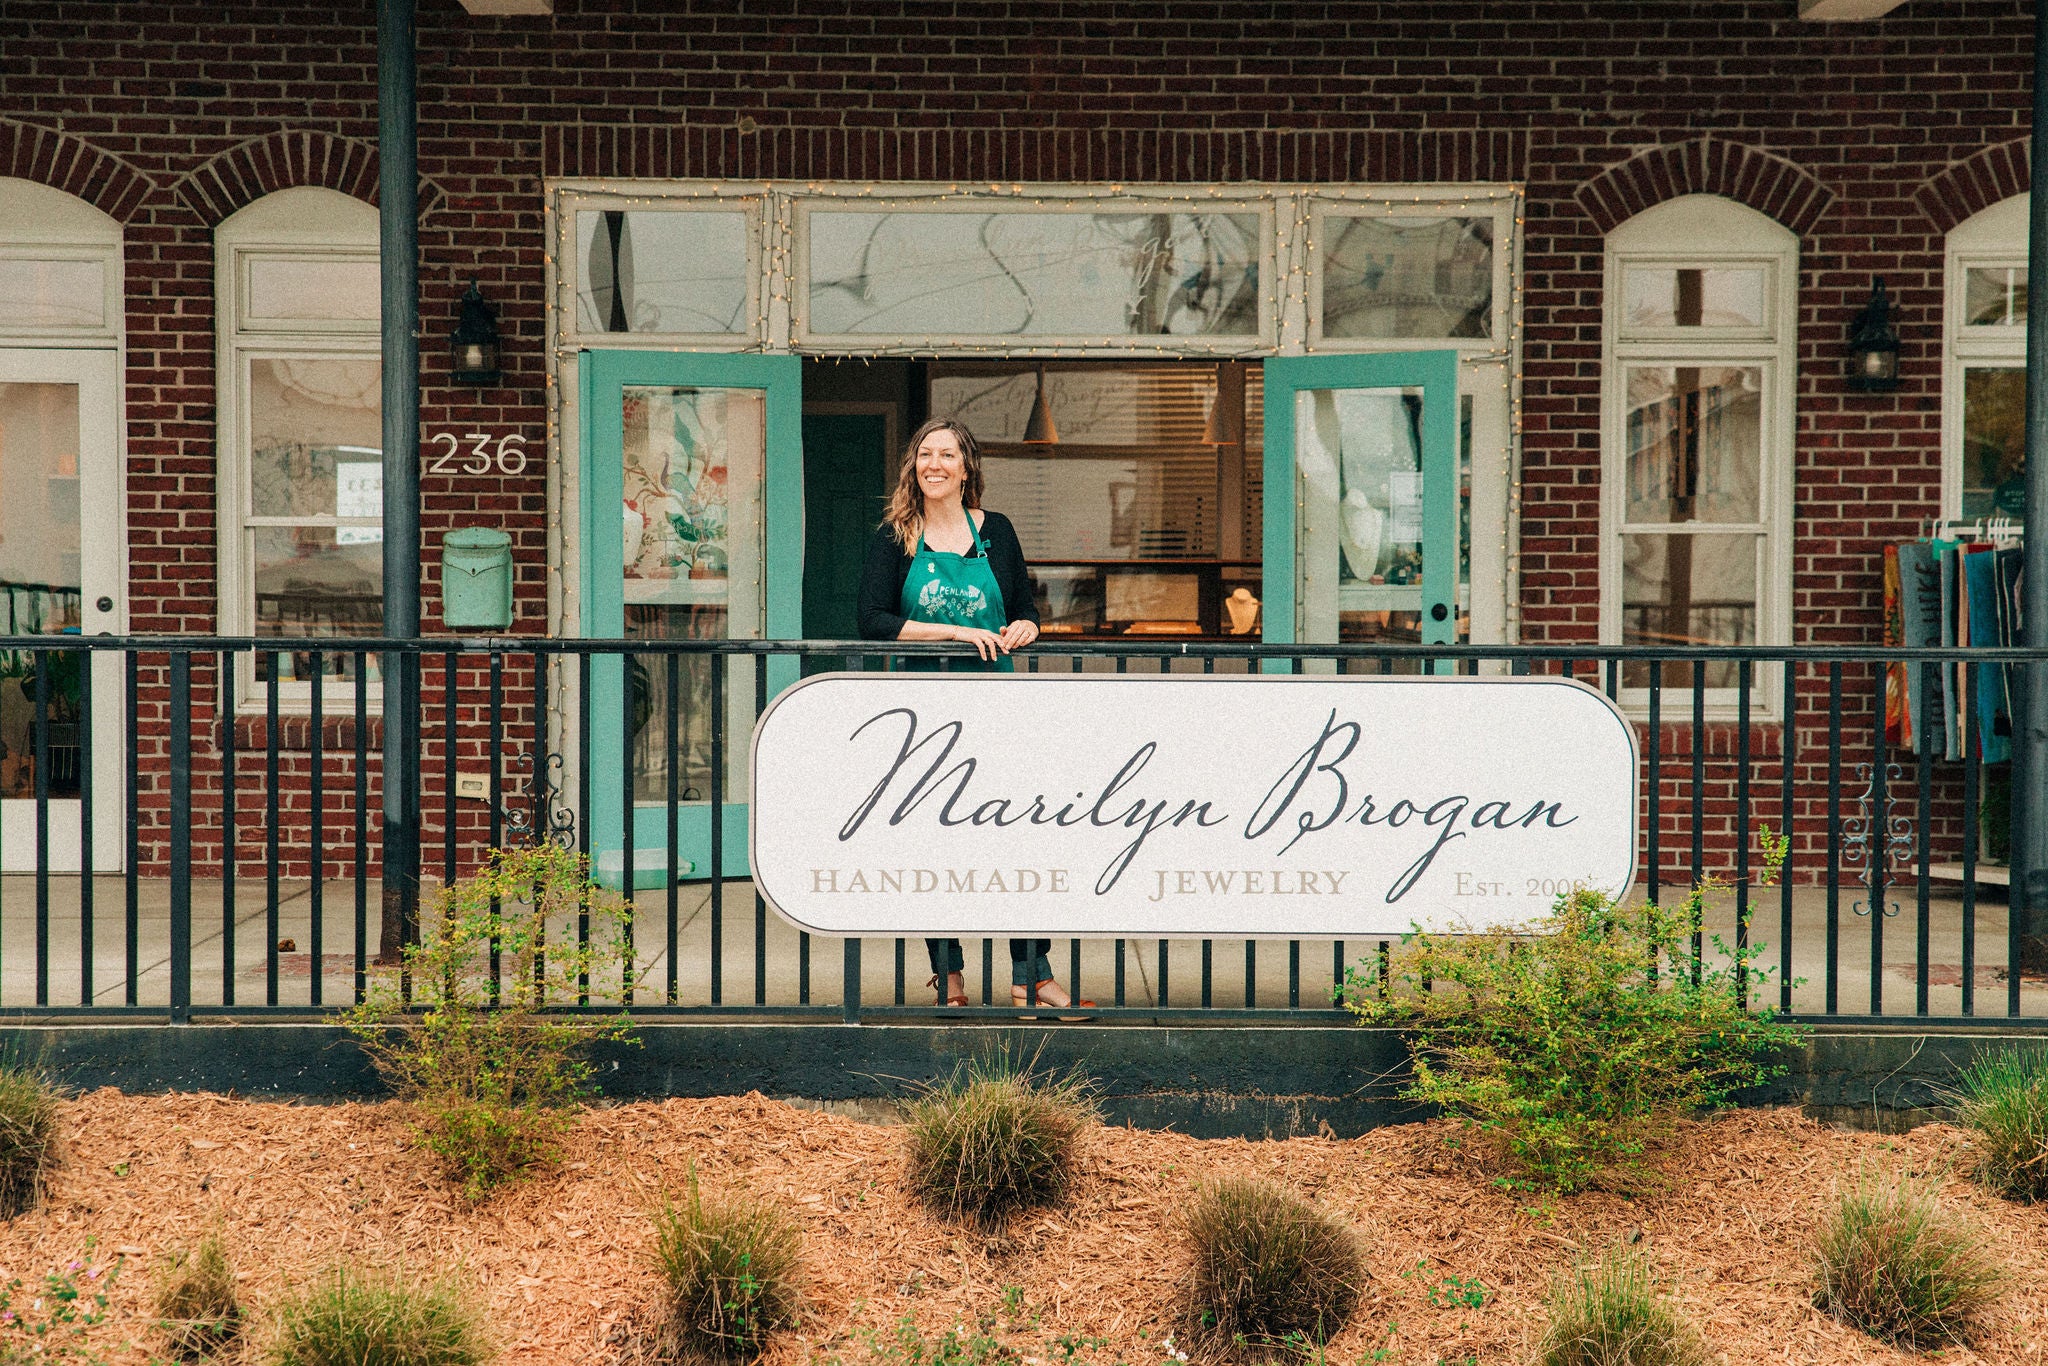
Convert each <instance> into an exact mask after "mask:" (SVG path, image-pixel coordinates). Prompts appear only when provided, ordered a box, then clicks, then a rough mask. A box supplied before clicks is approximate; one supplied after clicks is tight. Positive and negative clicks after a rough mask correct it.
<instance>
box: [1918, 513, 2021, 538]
mask: <svg viewBox="0 0 2048 1366" xmlns="http://www.w3.org/2000/svg"><path fill="white" fill-rule="evenodd" d="M2026 532H2027V529H2026V525H2025V523H2023V522H2021V521H2019V520H2018V519H2016V518H2012V517H2008V516H2006V515H2005V514H2004V513H2002V512H2000V513H1994V514H1993V515H1992V516H1990V517H1977V518H1966V517H1930V518H1928V519H1927V524H1926V529H1925V530H1924V531H1922V532H1921V539H1922V540H1927V541H2015V542H2017V541H2023V540H2025V539H2026Z"/></svg>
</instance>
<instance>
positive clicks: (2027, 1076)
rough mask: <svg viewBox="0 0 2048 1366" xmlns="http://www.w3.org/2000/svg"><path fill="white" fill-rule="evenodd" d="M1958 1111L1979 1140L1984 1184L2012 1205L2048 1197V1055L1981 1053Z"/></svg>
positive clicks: (1963, 1083) (1967, 1072) (1968, 1071)
mask: <svg viewBox="0 0 2048 1366" xmlns="http://www.w3.org/2000/svg"><path fill="white" fill-rule="evenodd" d="M1955 1111H1956V1122H1957V1123H1958V1124H1961V1125H1962V1126H1963V1127H1965V1128H1967V1129H1969V1130H1971V1131H1972V1134H1973V1136H1974V1137H1973V1145H1972V1146H1973V1148H1974V1153H1975V1158H1976V1171H1975V1176H1976V1178H1977V1180H1978V1182H1979V1183H1980V1184H1982V1185H1983V1186H1984V1187H1985V1188H1987V1189H1989V1190H1993V1191H1996V1192H1997V1193H1998V1194H2000V1195H2003V1196H2005V1197H2006V1198H2007V1199H2011V1200H2026V1201H2039V1200H2042V1199H2044V1198H2048V1050H2043V1049H2039V1048H2009V1049H2002V1050H1999V1051H1996V1052H1990V1053H1983V1054H1980V1055H1979V1056H1978V1057H1977V1059H1976V1060H1975V1061H1973V1062H1972V1063H1971V1064H1970V1065H1969V1066H1968V1067H1966V1068H1964V1069H1963V1074H1962V1076H1961V1078H1960V1079H1959V1080H1958V1082H1957V1086H1956V1093H1955Z"/></svg>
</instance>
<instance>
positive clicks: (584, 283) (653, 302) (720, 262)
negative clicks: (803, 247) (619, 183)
mask: <svg viewBox="0 0 2048 1366" xmlns="http://www.w3.org/2000/svg"><path fill="white" fill-rule="evenodd" d="M576 242H577V274H576V330H577V331H579V332H652V333H666V334H671V335H688V336H739V335H743V334H745V333H747V332H748V331H749V330H750V329H751V326H752V323H753V319H751V318H749V317H747V316H746V314H747V281H748V277H749V273H750V271H751V269H752V267H751V264H750V262H749V260H748V255H747V214H746V212H745V211H744V210H741V209H694V210H685V209H659V210H646V211H638V210H631V209H596V210H592V209H585V210H582V211H579V212H578V213H577V215H576Z"/></svg>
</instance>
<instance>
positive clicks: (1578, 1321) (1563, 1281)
mask: <svg viewBox="0 0 2048 1366" xmlns="http://www.w3.org/2000/svg"><path fill="white" fill-rule="evenodd" d="M1549 1307H1550V1326H1549V1328H1548V1329H1547V1330H1546V1331H1545V1332H1544V1334H1543V1339H1542V1341H1541V1342H1539V1343H1538V1344H1537V1347H1536V1356H1535V1366H1712V1363H1713V1362H1714V1361H1715V1360H1716V1358H1715V1356H1714V1354H1713V1353H1712V1352H1709V1351H1708V1350H1707V1346H1706V1343H1705V1342H1704V1341H1703V1340H1702V1339H1701V1337H1700V1335H1699V1333H1698V1331H1697V1330H1695V1329H1694V1328H1693V1326H1692V1325H1691V1324H1689V1323H1687V1322H1686V1321H1685V1320H1684V1319H1682V1318H1680V1317H1679V1315H1678V1313H1677V1311H1676V1310H1674V1309H1672V1307H1671V1306H1670V1304H1668V1303H1667V1302H1666V1301H1665V1300H1664V1298H1663V1297H1662V1296H1660V1295H1659V1294H1658V1293H1657V1280H1656V1275H1655V1273H1654V1272H1653V1271H1652V1269H1651V1267H1650V1261H1649V1258H1648V1257H1646V1256H1644V1255H1643V1254H1642V1253H1640V1252H1637V1251H1633V1250H1631V1249H1629V1248H1626V1247H1622V1246H1616V1247H1611V1248H1609V1249H1608V1250H1607V1252H1606V1253H1605V1254H1604V1255H1602V1256H1601V1258H1600V1259H1599V1260H1598V1261H1596V1262H1594V1263H1593V1264H1592V1265H1590V1266H1582V1267H1579V1268H1577V1269H1576V1270H1574V1271H1571V1272H1568V1273H1566V1274H1564V1275H1561V1276H1559V1277H1558V1278H1557V1279H1556V1280H1555V1281H1553V1282H1552V1283H1551V1287H1550V1300H1549Z"/></svg>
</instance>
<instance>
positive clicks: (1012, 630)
mask: <svg viewBox="0 0 2048 1366" xmlns="http://www.w3.org/2000/svg"><path fill="white" fill-rule="evenodd" d="M997 639H998V640H1000V641H1002V642H1003V648H1004V649H1005V650H1021V649H1023V648H1024V647H1025V646H1027V645H1029V644H1030V643H1031V642H1032V641H1034V640H1036V639H1038V623H1037V622H1035V621H1030V620H1028V619H1026V618H1024V617H1019V618H1017V619H1016V620H1015V621H1013V622H1011V623H1010V624H1009V625H1008V626H1005V627H1004V628H1003V633H1002V634H1001V635H1000V636H998V637H997Z"/></svg>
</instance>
